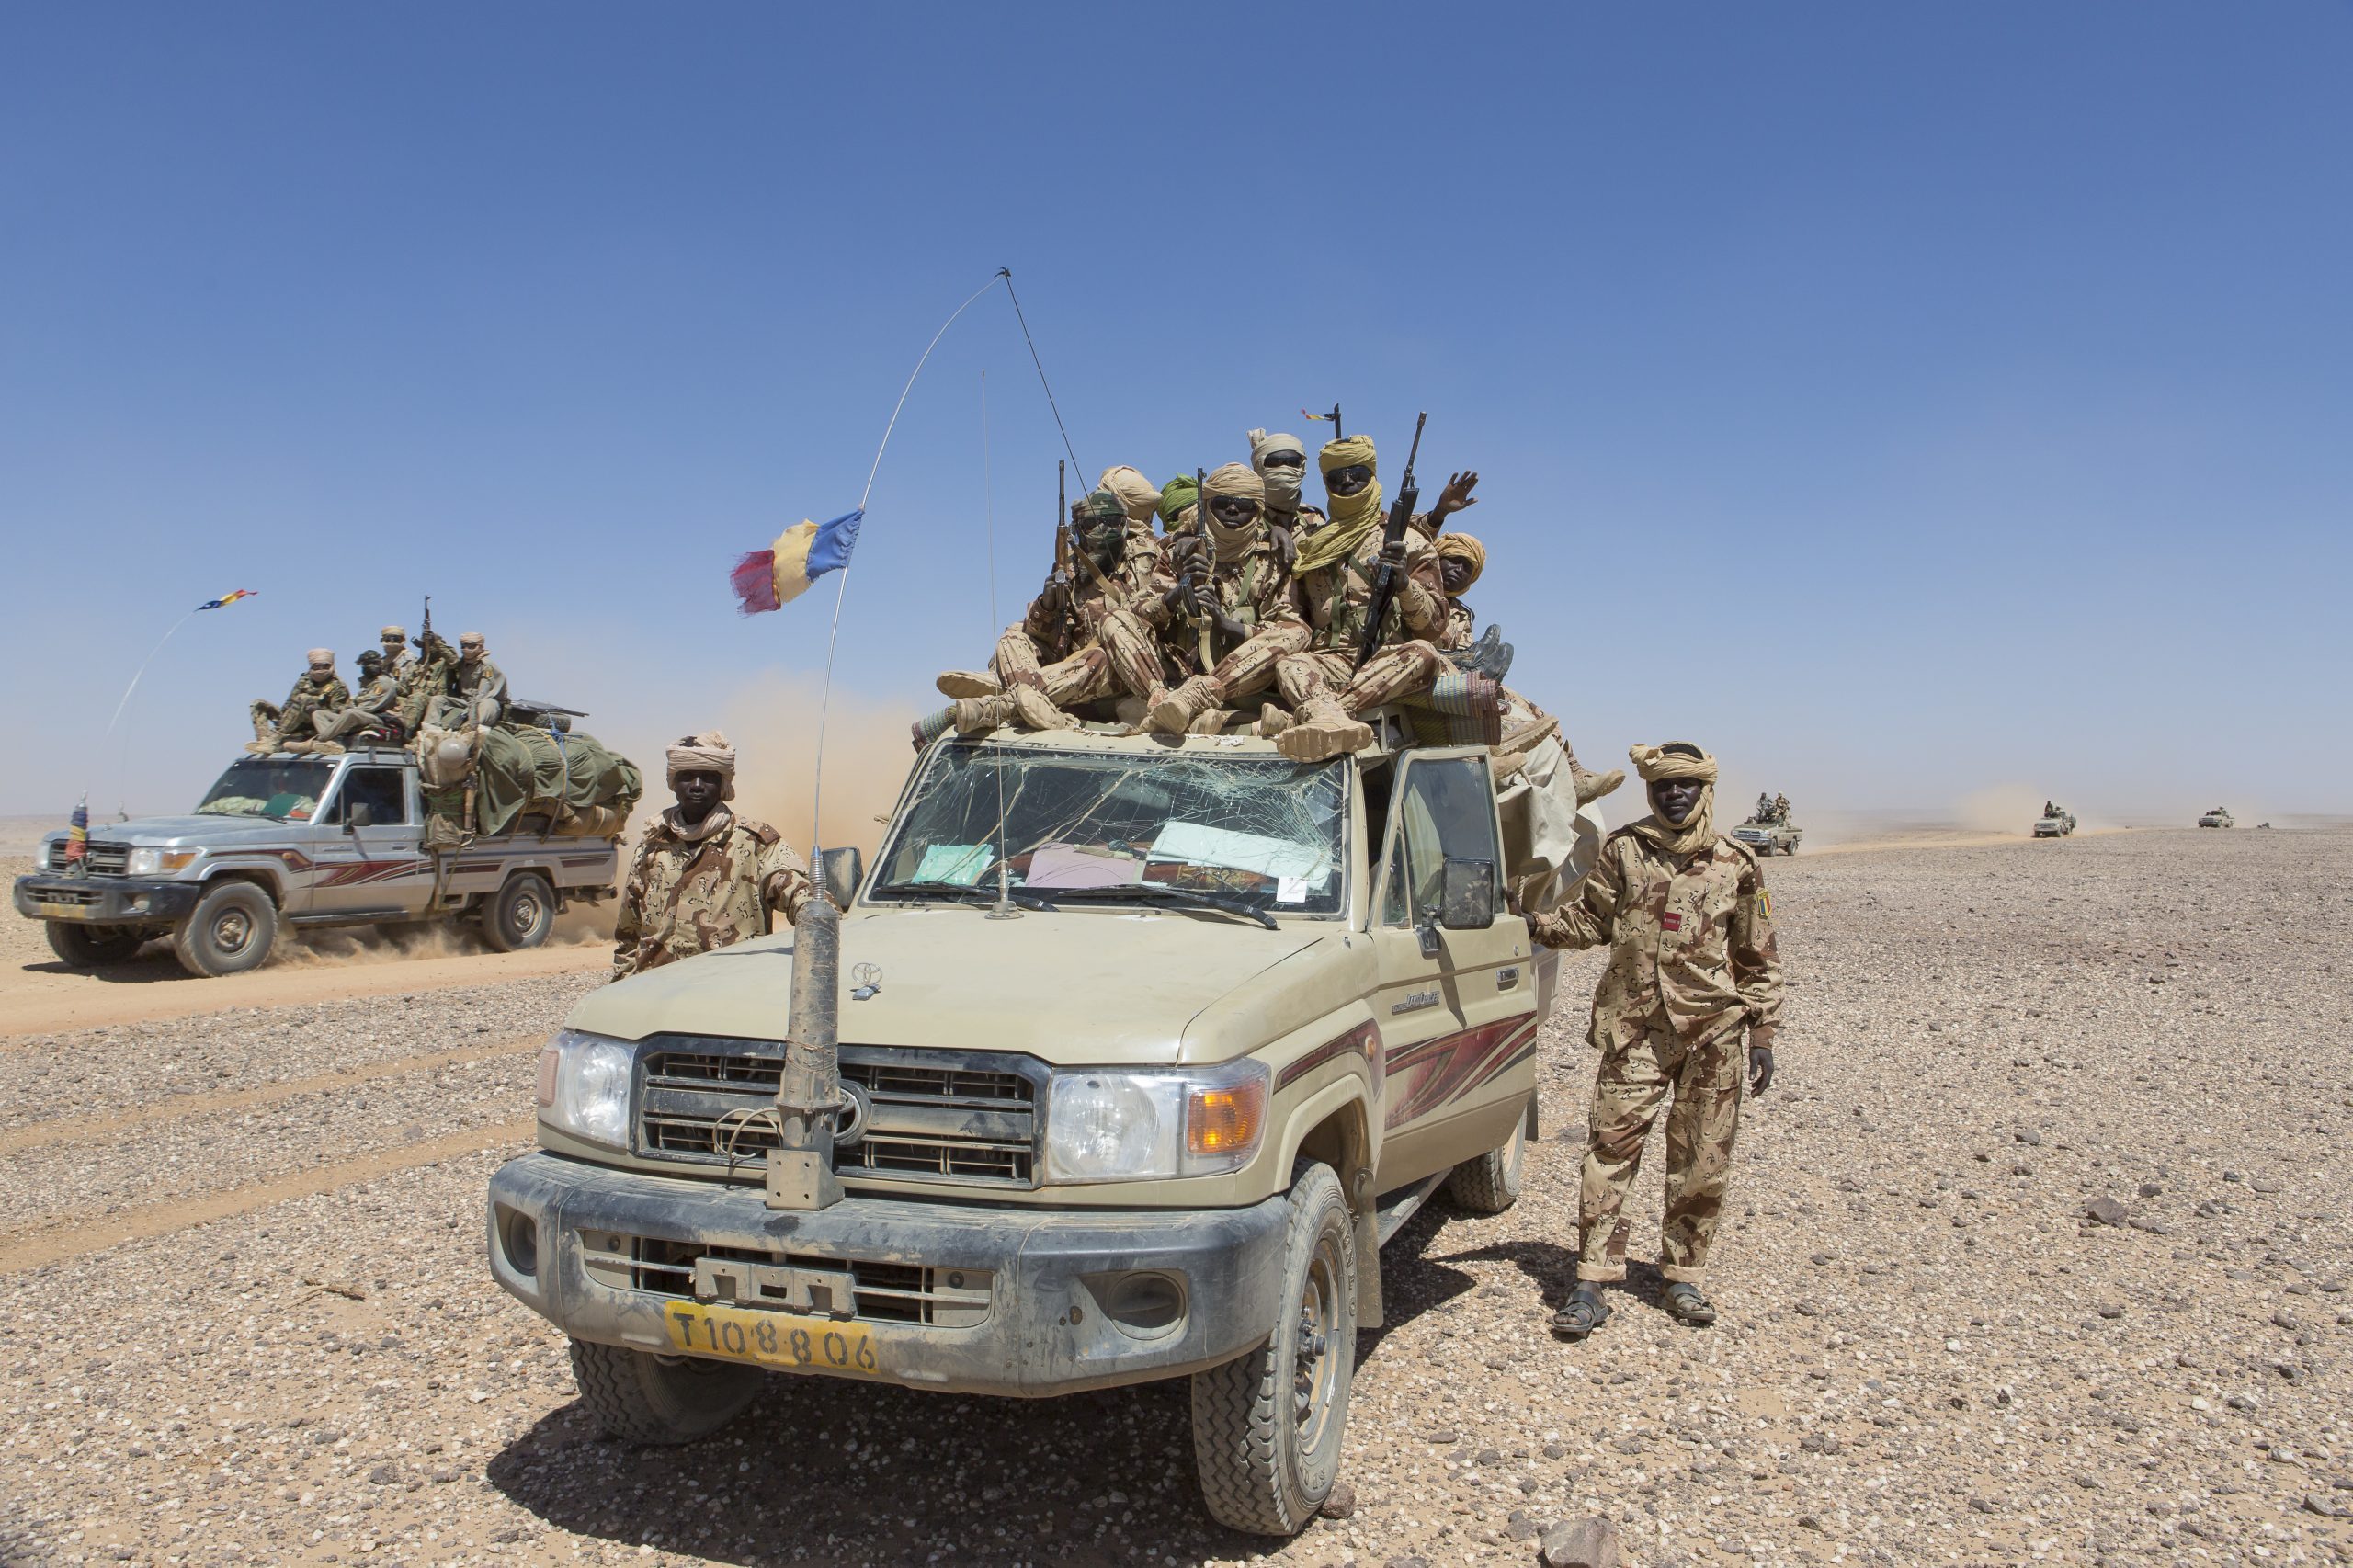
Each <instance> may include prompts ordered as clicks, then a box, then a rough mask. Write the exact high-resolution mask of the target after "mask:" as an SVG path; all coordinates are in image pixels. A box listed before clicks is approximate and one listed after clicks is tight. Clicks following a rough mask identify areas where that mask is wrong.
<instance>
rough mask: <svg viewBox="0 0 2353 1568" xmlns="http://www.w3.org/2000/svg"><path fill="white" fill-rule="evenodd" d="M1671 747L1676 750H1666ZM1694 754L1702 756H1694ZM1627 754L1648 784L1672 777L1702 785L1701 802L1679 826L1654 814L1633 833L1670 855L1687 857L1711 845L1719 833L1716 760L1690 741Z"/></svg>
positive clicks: (1630, 750)
mask: <svg viewBox="0 0 2353 1568" xmlns="http://www.w3.org/2000/svg"><path fill="white" fill-rule="evenodd" d="M1669 746H1673V747H1676V748H1677V749H1676V750H1673V751H1670V750H1668V749H1667V747H1669ZM1683 748H1688V750H1686V749H1683ZM1691 752H1698V753H1699V755H1698V756H1691V755H1689V754H1690V753H1691ZM1626 755H1627V756H1630V757H1631V758H1633V761H1634V770H1635V771H1636V772H1638V773H1640V774H1641V775H1642V776H1643V783H1645V784H1657V783H1660V782H1662V781H1664V780H1665V779H1669V778H1696V779H1698V780H1699V784H1700V786H1701V788H1700V790H1699V803H1698V804H1697V805H1695V806H1693V807H1692V808H1691V814H1690V815H1689V816H1688V817H1685V818H1684V819H1683V820H1682V821H1681V822H1679V823H1671V822H1668V821H1667V820H1666V819H1665V818H1664V817H1662V816H1660V815H1659V814H1658V813H1657V812H1653V813H1652V814H1651V815H1649V816H1646V817H1644V818H1643V820H1642V821H1640V822H1638V823H1636V824H1633V828H1634V831H1635V832H1636V833H1638V834H1640V835H1643V837H1645V838H1649V839H1651V840H1653V841H1654V842H1655V843H1656V844H1658V845H1659V846H1661V847H1662V848H1664V849H1665V850H1666V852H1667V853H1668V854H1670V855H1688V854H1690V853H1691V852H1692V851H1693V850H1695V849H1700V848H1704V847H1705V846H1707V845H1708V844H1710V843H1711V842H1712V841H1713V839H1714V837H1715V830H1716V824H1715V818H1716V759H1715V758H1714V757H1712V756H1709V755H1708V754H1707V753H1706V752H1703V751H1700V750H1699V747H1698V746H1695V745H1692V744H1691V743H1690V742H1689V741H1669V742H1667V743H1666V744H1665V745H1655V746H1630V747H1629V748H1627V752H1626Z"/></svg>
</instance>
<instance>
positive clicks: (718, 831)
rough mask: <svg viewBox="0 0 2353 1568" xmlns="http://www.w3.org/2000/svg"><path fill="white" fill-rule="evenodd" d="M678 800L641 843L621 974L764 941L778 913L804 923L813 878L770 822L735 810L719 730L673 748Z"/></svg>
mask: <svg viewBox="0 0 2353 1568" xmlns="http://www.w3.org/2000/svg"><path fill="white" fill-rule="evenodd" d="M667 761H668V763H669V777H670V790H671V792H672V793H673V794H675V795H676V796H677V798H678V803H677V804H676V805H675V806H672V807H671V808H670V809H669V810H667V811H665V812H663V813H662V814H661V815H660V816H658V817H656V818H654V822H653V824H651V825H650V826H648V827H647V828H646V830H645V837H644V838H643V839H642V841H640V843H639V844H638V846H637V859H636V861H635V863H634V864H632V865H631V867H630V872H629V881H627V882H625V883H624V884H623V885H622V887H621V903H620V915H618V916H617V917H616V918H615V920H614V922H613V978H614V979H615V980H626V979H628V978H629V977H630V976H631V975H632V974H637V973H641V972H642V971H646V970H649V969H658V968H660V967H661V966H662V965H664V964H666V963H676V961H677V960H680V959H688V958H692V957H694V956H695V955H696V954H697V953H703V952H709V951H710V949H713V948H724V947H730V946H733V944H734V943H737V942H740V941H743V940H744V939H745V938H746V937H758V936H764V935H766V934H767V930H768V927H769V920H768V916H769V914H770V912H771V911H775V912H779V913H781V914H782V915H784V919H785V924H786V925H788V926H791V925H798V924H799V923H800V920H801V911H802V910H803V909H805V908H807V907H808V904H809V898H810V892H811V884H810V881H809V873H808V869H807V868H806V867H804V866H803V865H802V864H801V857H800V856H799V855H797V854H795V853H794V852H793V848H792V846H791V845H790V844H787V843H786V842H785V841H784V839H783V838H782V837H781V836H779V834H778V833H777V831H776V829H774V828H772V827H770V826H768V825H767V824H766V823H759V822H753V821H751V820H750V819H749V818H745V817H739V816H737V815H736V814H735V813H734V812H731V811H729V810H728V809H727V804H726V802H728V801H732V800H733V799H734V798H735V748H734V747H733V746H731V745H729V744H727V737H726V736H725V735H722V734H721V733H719V732H717V731H716V730H714V731H711V732H710V733H706V734H700V735H688V736H687V737H686V738H684V739H683V740H681V741H679V742H678V744H676V745H674V746H672V747H671V748H670V749H669V753H668V756H667Z"/></svg>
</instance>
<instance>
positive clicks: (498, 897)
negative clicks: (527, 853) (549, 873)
mask: <svg viewBox="0 0 2353 1568" xmlns="http://www.w3.org/2000/svg"><path fill="white" fill-rule="evenodd" d="M553 929H555V890H554V889H553V888H551V887H550V886H548V880H547V879H546V878H545V877H543V876H541V875H540V874H539V873H538V872H537V871H517V873H516V874H515V875H513V876H511V877H509V878H507V879H506V882H505V883H504V884H503V885H501V886H500V888H499V890H498V892H496V893H494V894H493V895H492V897H491V901H490V903H489V906H488V907H486V908H485V909H483V912H482V935H483V940H484V941H486V942H488V943H489V944H490V945H491V946H492V947H494V948H496V949H498V950H499V951H500V952H502V953H517V952H521V951H522V950H523V949H526V948H536V947H538V946H539V945H540V943H541V942H544V941H546V940H547V939H548V933H549V932H550V931H552V930H553Z"/></svg>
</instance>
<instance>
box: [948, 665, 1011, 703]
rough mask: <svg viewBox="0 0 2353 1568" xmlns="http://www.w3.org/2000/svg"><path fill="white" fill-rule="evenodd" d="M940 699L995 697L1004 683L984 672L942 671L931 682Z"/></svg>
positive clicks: (1001, 689)
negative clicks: (937, 690)
mask: <svg viewBox="0 0 2353 1568" xmlns="http://www.w3.org/2000/svg"><path fill="white" fill-rule="evenodd" d="M933 684H934V685H935V686H937V687H939V695H940V696H942V697H996V696H999V695H1001V694H1002V693H1003V692H1004V690H1005V683H1004V682H1003V681H1001V680H999V679H997V678H996V676H993V675H991V674H990V673H989V672H988V671H986V670H943V671H941V672H940V676H939V679H938V680H937V681H935V682H933Z"/></svg>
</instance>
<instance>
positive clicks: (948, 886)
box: [874, 882, 1053, 910]
mask: <svg viewBox="0 0 2353 1568" xmlns="http://www.w3.org/2000/svg"><path fill="white" fill-rule="evenodd" d="M874 891H875V892H878V893H882V892H897V893H914V894H915V895H916V896H918V897H920V898H937V899H941V900H944V901H946V902H947V903H983V902H984V903H995V902H996V888H995V886H994V885H991V886H988V887H968V886H966V885H965V884H964V883H962V882H885V883H883V884H882V885H881V887H879V888H876V889H875V890H874ZM1006 896H1007V897H1009V898H1010V899H1011V900H1012V901H1013V902H1014V903H1017V904H1019V905H1020V906H1021V907H1022V908H1024V909H1037V910H1050V909H1051V908H1053V905H1052V904H1051V903H1047V902H1046V901H1045V900H1044V899H1042V898H1040V897H1039V896H1038V895H1037V894H1036V893H1033V892H1024V891H1023V890H1022V889H1020V888H1014V889H1012V890H1011V891H1010V892H1008V893H1007V895H1006Z"/></svg>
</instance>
